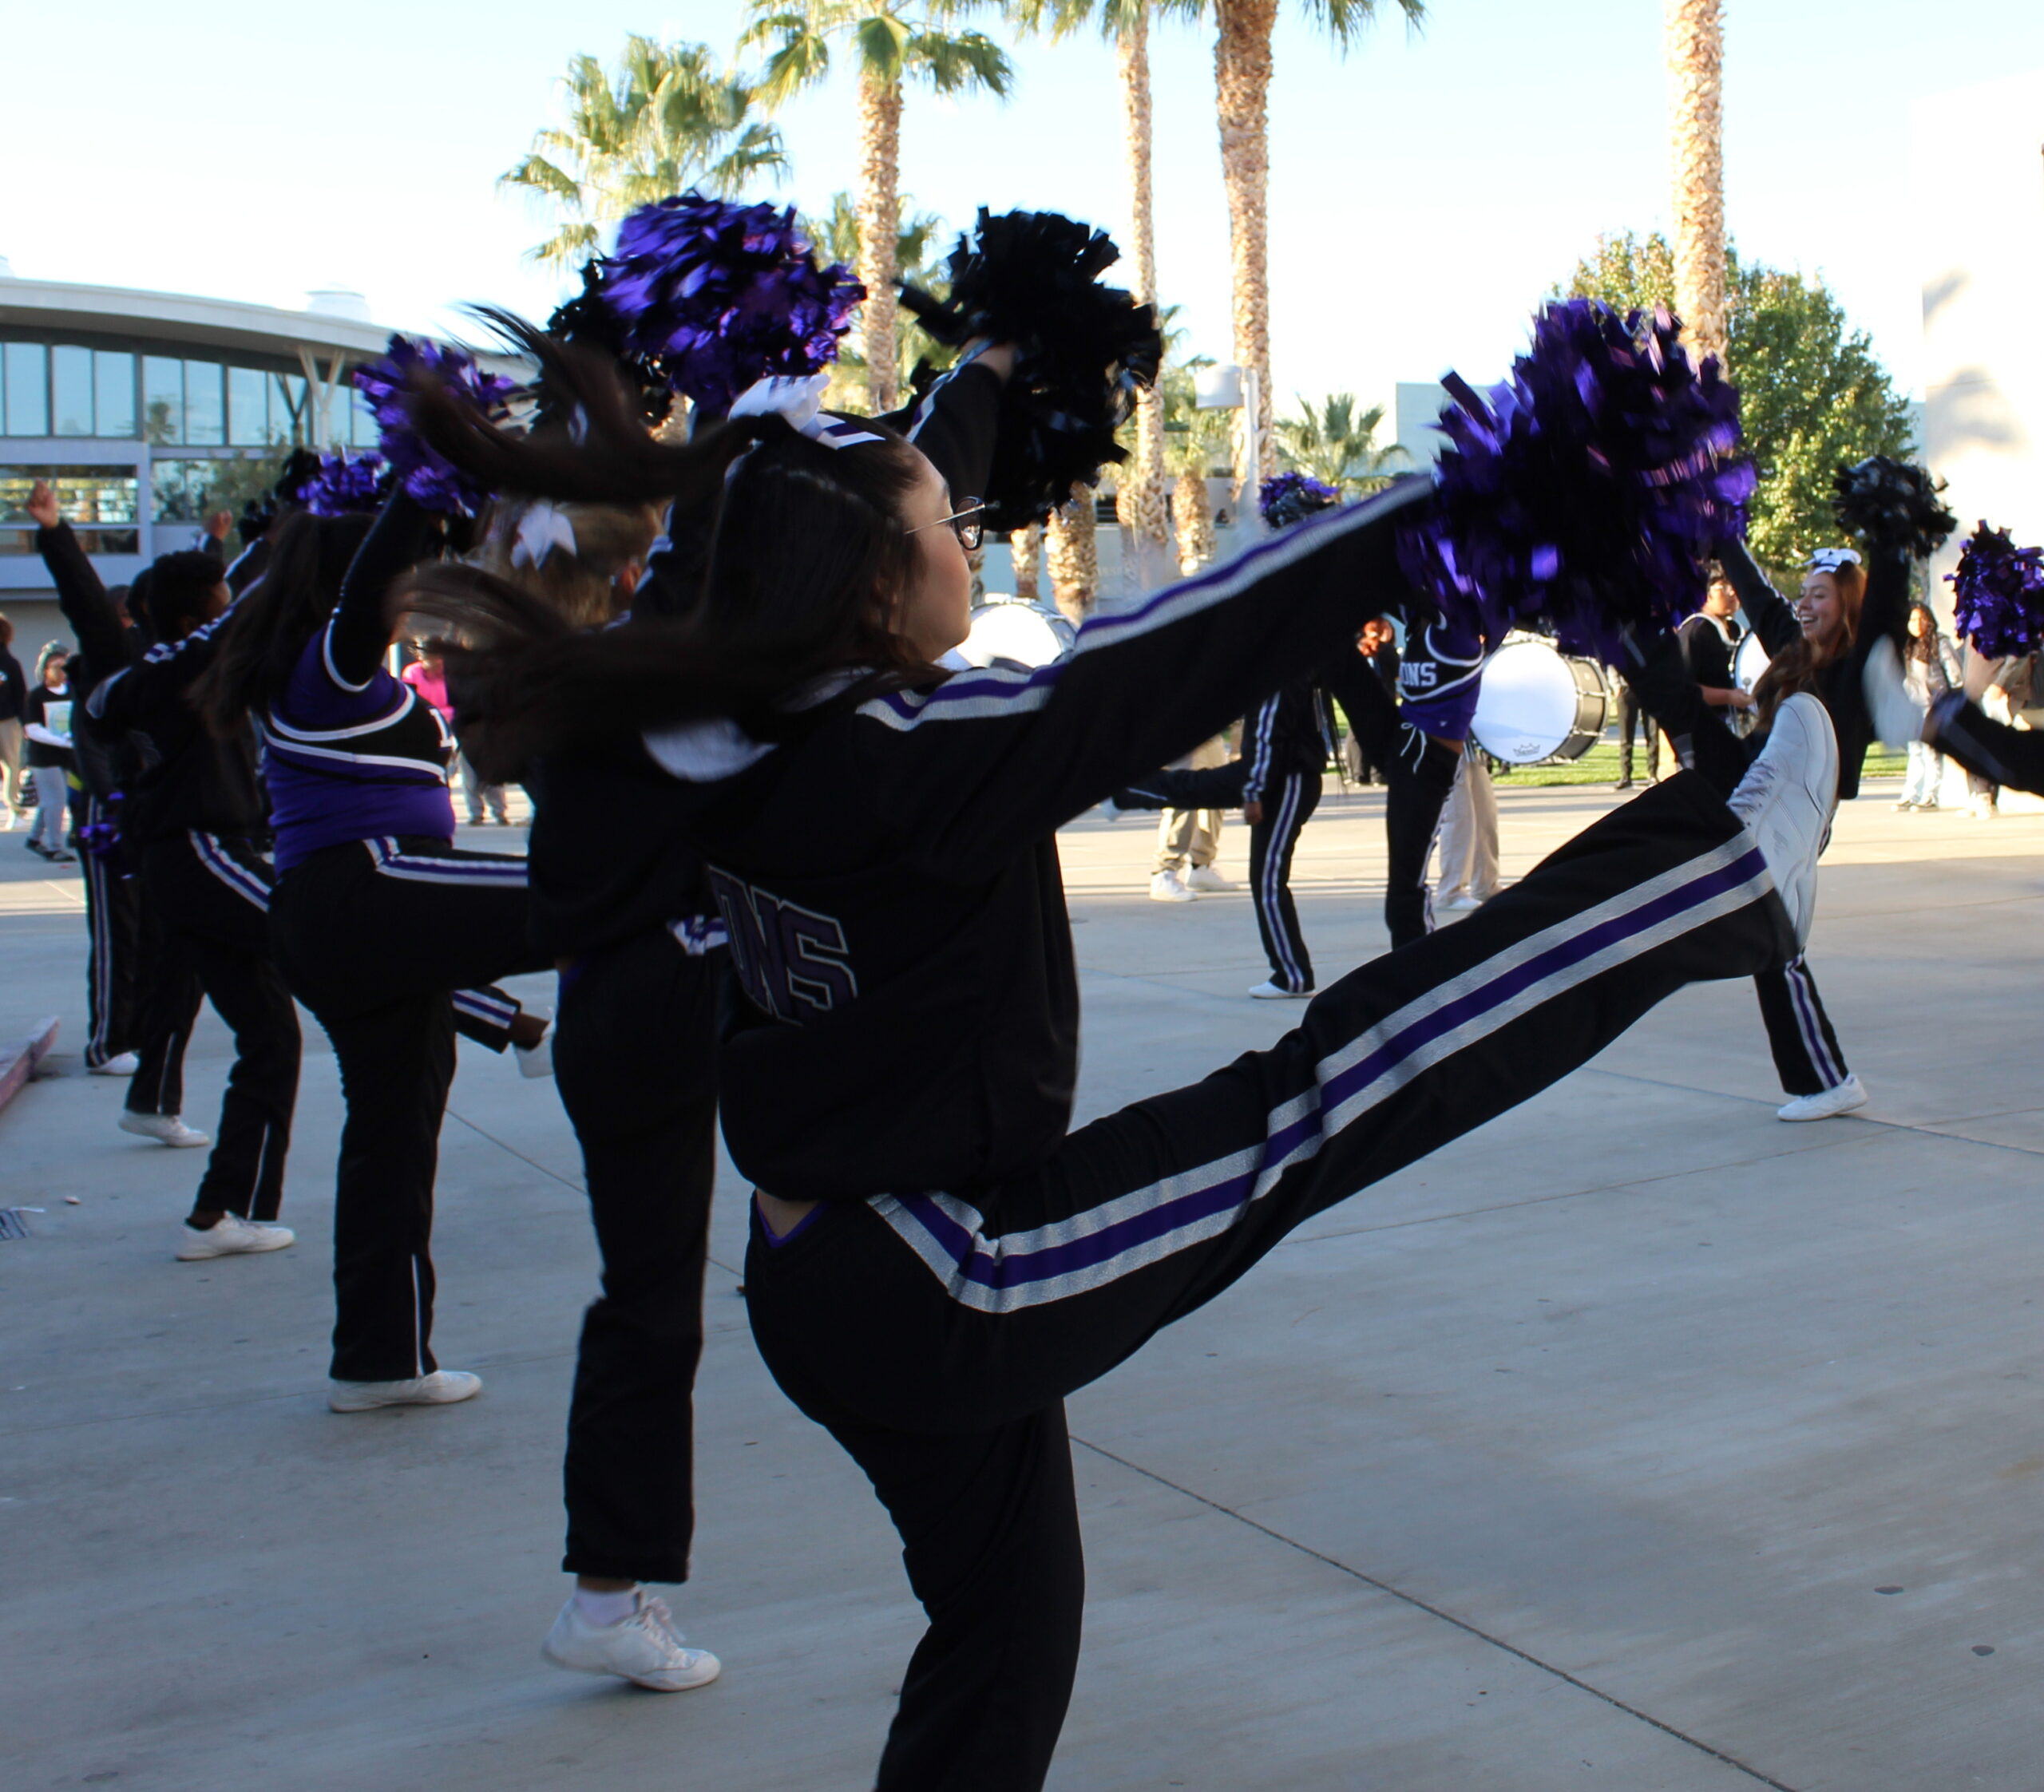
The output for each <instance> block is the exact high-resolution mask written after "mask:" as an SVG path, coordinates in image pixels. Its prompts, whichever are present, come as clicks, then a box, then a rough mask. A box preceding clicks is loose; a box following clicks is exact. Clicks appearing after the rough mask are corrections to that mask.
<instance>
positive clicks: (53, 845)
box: [22, 641, 77, 865]
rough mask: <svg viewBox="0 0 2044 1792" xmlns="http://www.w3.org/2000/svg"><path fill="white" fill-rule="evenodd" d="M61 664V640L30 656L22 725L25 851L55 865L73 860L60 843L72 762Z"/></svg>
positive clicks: (68, 807) (68, 689) (73, 768)
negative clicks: (27, 775)
mask: <svg viewBox="0 0 2044 1792" xmlns="http://www.w3.org/2000/svg"><path fill="white" fill-rule="evenodd" d="M64 668H65V654H64V647H63V643H61V642H57V641H52V642H51V643H50V644H49V646H47V647H45V648H44V649H43V650H42V652H41V653H40V654H38V655H37V656H36V662H35V683H34V686H32V687H31V688H30V691H29V701H28V708H27V711H26V719H25V720H24V722H23V723H22V733H23V734H26V736H27V737H28V743H29V746H28V756H29V765H30V769H31V771H32V773H33V774H34V778H35V800H36V818H35V823H34V826H32V827H31V828H30V829H29V850H30V852H38V853H40V854H41V855H42V856H43V857H44V858H46V859H47V860H50V863H51V864H58V865H68V864H77V859H76V857H75V856H73V854H72V853H71V852H69V851H67V850H66V849H65V845H64V834H65V826H66V825H67V823H68V822H69V818H70V813H71V780H72V777H73V774H74V773H75V771H76V769H77V758H76V757H75V756H74V755H73V753H72V751H71V686H70V682H69V679H68V678H66V677H65V671H64Z"/></svg>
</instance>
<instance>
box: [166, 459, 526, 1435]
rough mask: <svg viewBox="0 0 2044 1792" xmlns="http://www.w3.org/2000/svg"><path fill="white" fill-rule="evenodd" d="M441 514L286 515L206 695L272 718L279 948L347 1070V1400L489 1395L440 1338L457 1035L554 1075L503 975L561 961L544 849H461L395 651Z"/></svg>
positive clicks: (422, 721) (339, 1351)
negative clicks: (441, 1200) (539, 948)
mask: <svg viewBox="0 0 2044 1792" xmlns="http://www.w3.org/2000/svg"><path fill="white" fill-rule="evenodd" d="M430 528H431V521H430V517H429V516H428V515H427V513H426V512H424V511H423V510H422V509H421V508H419V507H418V504H415V503H414V501H413V500H411V499H410V498H409V497H408V496H405V495H404V494H403V493H398V494H397V495H395V496H393V497H392V498H391V499H390V501H389V502H388V503H387V504H386V505H385V506H384V508H383V510H382V512H381V514H380V515H379V516H378V517H377V519H376V520H375V522H374V524H372V525H370V527H369V528H368V530H367V532H366V535H365V534H364V533H363V529H362V520H361V519H359V518H355V517H342V518H335V519H322V518H318V517H315V516H311V515H308V514H303V513H301V514H299V515H297V516H293V517H291V518H290V519H288V520H287V521H285V522H284V523H283V524H280V525H279V528H278V530H277V532H276V534H275V541H274V544H273V546H272V548H271V553H270V557H269V564H268V565H267V568H266V570H265V571H264V572H263V577H262V578H261V579H260V580H259V581H258V582H257V583H255V585H254V586H252V587H251V588H250V590H249V591H248V595H246V596H244V598H243V599H241V600H240V603H239V604H238V605H237V607H236V611H235V613H234V616H233V619H232V623H231V624H230V625H229V626H228V627H227V628H226V629H225V630H224V631H222V634H221V636H220V647H219V651H218V653H217V655H216V658H215V659H214V662H213V663H212V668H211V670H210V672H209V674H208V677H207V678H206V680H205V681H204V685H203V686H201V688H200V690H199V691H198V692H197V693H196V700H197V701H198V702H199V703H200V706H202V708H203V710H204V714H205V716H206V718H207V720H208V723H209V724H210V726H212V728H213V729H214V730H216V732H217V733H220V734H230V733H232V732H233V731H235V730H237V729H239V728H240V727H242V726H245V724H246V718H248V717H249V716H250V715H253V716H254V718H255V722H256V725H257V727H258V729H259V732H260V734H261V737H262V741H263V773H264V777H265V779H266V781H267V784H268V787H269V792H270V806H271V821H272V824H273V825H274V827H275V831H276V854H277V875H276V886H275V896H274V898H273V900H272V901H271V913H270V921H271V936H272V938H273V939H274V940H275V949H276V955H277V962H278V964H279V966H280V967H281V968H282V970H283V975H284V977H285V979H286V980H287V983H289V985H290V987H291V993H292V994H293V995H295V996H296V997H297V998H298V999H299V1001H301V1002H303V1003H304V1004H305V1006H306V1007H308V1008H310V1009H311V1011H312V1012H313V1014H314V1015H315V1016H317V1017H318V1019H319V1023H320V1025H321V1026H322V1027H324V1028H325V1029H326V1030H327V1037H328V1038H329V1039H330V1040H331V1042H332V1043H333V1047H334V1056H335V1059H336V1061H337V1062H338V1063H339V1067H340V1073H341V1089H342V1094H343V1097H344V1098H345V1100H346V1102H347V1115H346V1118H345V1119H344V1121H343V1125H342V1129H341V1151H340V1163H339V1171H338V1173H337V1176H336V1179H335V1193H334V1292H335V1323H334V1347H333V1358H332V1367H331V1375H332V1384H331V1389H330V1390H329V1394H328V1401H327V1403H328V1405H329V1406H331V1407H332V1409H333V1410H335V1412H360V1411H364V1410H368V1409H369V1408H371V1407H375V1406H399V1405H408V1406H409V1405H423V1406H432V1405H444V1404H446V1403H448V1402H454V1401H459V1400H465V1399H468V1398H471V1397H472V1396H473V1395H474V1394H477V1392H479V1391H480V1390H481V1386H482V1383H481V1379H480V1378H479V1377H477V1376H476V1375H471V1374H469V1373H467V1372H465V1371H460V1370H443V1369H442V1368H441V1367H439V1366H438V1361H437V1359H435V1358H434V1354H433V1344H432V1331H433V1305H434V1269H433V1260H432V1256H431V1254H430V1236H431V1232H432V1226H433V1185H434V1171H435V1169H436V1166H437V1165H438V1156H439V1137H440V1125H441V1120H442V1115H443V1114H444V1112H445V1110H446V1102H447V1090H448V1087H449V1085H450V1083H451V1082H452V1081H453V1079H454V1034H455V1032H456V1030H457V1028H459V1029H460V1030H462V1031H464V1032H465V1033H466V1034H468V1035H469V1037H470V1038H474V1039H477V1040H478V1041H479V1042H483V1043H486V1044H488V1045H489V1046H492V1047H493V1049H495V1050H499V1051H501V1050H504V1049H505V1046H514V1047H516V1048H517V1051H518V1053H519V1054H520V1058H521V1066H520V1067H521V1070H525V1071H526V1073H527V1074H533V1075H539V1074H546V1070H547V1068H548V1062H547V1050H546V1034H547V1023H546V1022H545V1019H542V1018H541V1017H540V1016H538V1015H530V1014H527V1013H525V1012H524V1011H522V1010H521V1007H519V1005H518V1003H516V1002H515V1001H513V999H511V998H510V997H509V996H508V995H505V994H504V992H503V991H501V990H499V989H497V988H495V987H492V986H493V985H494V983H495V982H496V980H497V979H498V978H500V977H504V976H508V975H512V974H513V973H515V972H517V971H535V970H540V969H542V968H544V967H545V963H546V961H545V959H543V958H541V957H540V956H538V955H537V954H536V953H535V952H534V951H533V947H532V946H531V944H530V943H529V903H528V900H527V894H526V888H525V861H524V860H522V859H518V858H512V857H506V856H497V855H494V854H489V853H481V852H465V851H462V850H461V849H458V848H456V847H455V846H454V844H453V837H454V804H453V801H452V800H451V799H450V797H449V794H448V790H447V777H446V773H447V765H448V760H449V756H450V753H451V752H452V750H453V747H454V742H453V740H452V738H451V737H450V734H449V732H448V729H447V726H446V722H444V721H443V720H442V718H441V716H440V715H439V714H438V711H436V710H434V708H433V707H432V706H431V705H430V704H429V703H426V702H423V701H422V700H421V699H420V698H418V695H417V694H416V693H415V692H414V690H412V688H411V687H410V686H409V685H406V684H403V683H401V682H399V681H398V678H396V677H395V676H394V675H393V674H392V673H391V672H390V671H389V670H388V669H387V667H386V665H385V663H384V661H385V659H386V655H387V654H388V652H389V650H390V647H391V645H392V642H393V639H394V630H393V627H392V625H391V622H390V616H389V615H388V612H387V611H386V607H385V600H386V598H387V596H388V595H389V592H390V583H391V581H392V580H394V578H395V577H396V576H397V575H398V573H400V572H403V571H405V570H406V568H409V567H410V566H411V565H412V564H413V563H414V561H416V560H418V559H420V558H421V557H422V556H423V555H424V554H425V553H426V552H427V549H428V545H429V540H430ZM343 569H345V572H343ZM337 590H338V601H336V591H337Z"/></svg>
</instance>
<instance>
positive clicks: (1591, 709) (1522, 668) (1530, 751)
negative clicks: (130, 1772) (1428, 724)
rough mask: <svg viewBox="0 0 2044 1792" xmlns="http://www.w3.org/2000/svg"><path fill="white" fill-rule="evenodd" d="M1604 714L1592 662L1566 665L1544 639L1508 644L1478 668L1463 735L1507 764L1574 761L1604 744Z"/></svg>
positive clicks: (1604, 696) (1607, 705) (1598, 673)
mask: <svg viewBox="0 0 2044 1792" xmlns="http://www.w3.org/2000/svg"><path fill="white" fill-rule="evenodd" d="M1610 709H1611V696H1610V691H1609V690H1607V689H1606V686H1605V683H1604V671H1603V668H1602V667H1600V666H1599V665H1598V663H1596V661H1595V660H1594V659H1571V658H1570V657H1569V656H1568V655H1565V654H1563V653H1559V652H1558V651H1555V648H1554V647H1552V646H1551V644H1550V643H1547V642H1545V641H1534V640H1523V641H1507V643H1505V644H1504V645H1503V647H1500V648H1499V649H1498V651H1496V652H1495V653H1494V654H1493V655H1491V657H1490V658H1489V659H1487V660H1486V661H1485V662H1484V663H1483V683H1482V685H1481V686H1479V687H1478V690H1477V692H1476V717H1475V718H1474V719H1473V720H1472V722H1471V723H1470V725H1469V732H1470V733H1471V734H1473V735H1474V736H1475V737H1476V744H1477V745H1478V746H1480V747H1481V748H1482V749H1483V750H1484V751H1485V752H1486V753H1487V754H1490V755H1491V758H1494V759H1502V760H1503V761H1504V762H1505V763H1506V764H1507V765H1538V764H1539V762H1541V761H1542V760H1543V759H1580V758H1582V757H1583V754H1586V753H1587V752H1588V751H1589V750H1590V748H1591V747H1592V746H1594V745H1595V744H1596V743H1597V742H1598V741H1600V740H1602V738H1603V735H1604V724H1605V722H1606V721H1607V720H1608V719H1609V718H1610Z"/></svg>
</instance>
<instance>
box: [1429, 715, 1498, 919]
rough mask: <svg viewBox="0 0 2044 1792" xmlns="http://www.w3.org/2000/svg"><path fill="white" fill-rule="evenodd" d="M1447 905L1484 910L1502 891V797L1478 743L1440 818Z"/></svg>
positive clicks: (1464, 760) (1443, 893) (1472, 745)
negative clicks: (1499, 890) (1500, 834)
mask: <svg viewBox="0 0 2044 1792" xmlns="http://www.w3.org/2000/svg"><path fill="white" fill-rule="evenodd" d="M1440 888H1441V906H1442V907H1444V908H1447V909H1448V910H1450V911H1460V910H1466V909H1470V908H1482V907H1483V904H1485V903H1487V902H1488V901H1489V900H1491V897H1492V896H1495V895H1496V894H1497V889H1498V797H1497V792H1496V791H1495V789H1493V788H1492V787H1491V768H1490V763H1489V762H1488V761H1487V759H1486V758H1484V756H1483V749H1482V748H1481V747H1480V746H1477V745H1476V743H1475V742H1473V741H1472V742H1469V743H1468V746H1466V747H1465V748H1464V751H1463V754H1462V764H1461V765H1460V768H1459V769H1457V771H1456V774H1455V788H1454V789H1452V790H1451V791H1449V792H1448V807H1447V808H1446V809H1444V810H1443V811H1442V813H1441V821H1440Z"/></svg>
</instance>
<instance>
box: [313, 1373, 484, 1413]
mask: <svg viewBox="0 0 2044 1792" xmlns="http://www.w3.org/2000/svg"><path fill="white" fill-rule="evenodd" d="M481 1392H482V1377H481V1376H480V1375H470V1374H469V1372H468V1371H466V1370H465V1369H436V1370H434V1371H433V1373H432V1374H431V1375H414V1376H413V1377H412V1378H411V1379H410V1380H409V1381H402V1382H343V1381H336V1382H330V1383H327V1407H328V1408H329V1410H331V1411H334V1412H367V1411H369V1410H370V1409H371V1408H373V1407H376V1406H453V1405H454V1404H455V1403H456V1402H458V1401H462V1400H473V1398H475V1397H476V1396H477V1394H480V1393H481Z"/></svg>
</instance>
